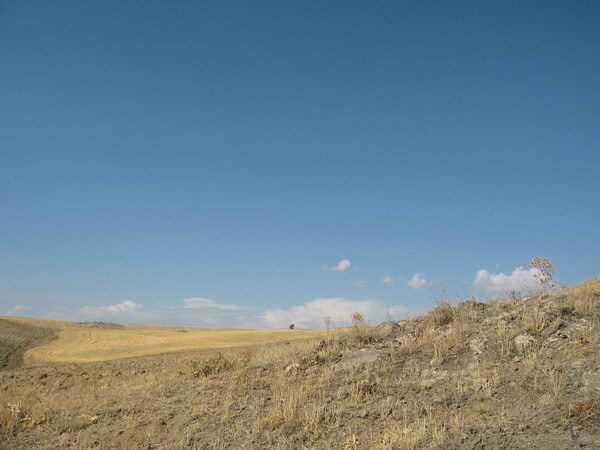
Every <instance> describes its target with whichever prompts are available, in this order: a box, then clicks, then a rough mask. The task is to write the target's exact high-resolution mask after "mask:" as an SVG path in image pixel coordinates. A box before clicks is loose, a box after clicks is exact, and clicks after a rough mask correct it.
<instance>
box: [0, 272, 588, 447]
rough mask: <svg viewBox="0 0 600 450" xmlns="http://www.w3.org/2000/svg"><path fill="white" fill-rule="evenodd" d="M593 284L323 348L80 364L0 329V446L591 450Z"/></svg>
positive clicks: (460, 310)
mask: <svg viewBox="0 0 600 450" xmlns="http://www.w3.org/2000/svg"><path fill="white" fill-rule="evenodd" d="M599 300H600V278H596V279H594V280H590V281H589V282H587V283H585V284H583V285H580V286H577V287H575V288H571V289H567V290H564V291H561V292H558V293H554V294H548V295H540V296H535V297H531V298H527V299H515V298H512V299H505V300H494V301H489V302H485V303H482V302H478V301H475V300H470V301H467V302H464V303H461V304H458V305H454V306H453V305H450V304H448V303H446V302H439V303H438V306H437V307H436V308H435V309H433V310H432V311H430V312H429V313H427V314H425V315H423V316H420V317H417V318H415V319H412V320H405V321H399V322H388V323H385V324H382V325H380V326H375V327H373V326H369V325H368V324H366V323H365V322H364V320H363V319H362V317H361V316H360V315H355V316H354V317H353V326H352V327H350V328H349V329H348V330H346V331H344V332H336V333H334V332H332V333H331V334H330V335H329V336H328V337H327V338H326V339H323V340H307V341H304V342H293V343H282V344H277V345H271V346H264V347H255V348H251V347H249V348H245V349H236V350H230V351H223V352H221V353H216V352H211V351H202V352H184V353H173V354H164V355H157V356H148V357H143V358H130V359H123V360H118V361H112V362H103V363H87V364H41V363H37V362H35V361H27V362H26V363H25V362H24V361H23V358H22V354H23V351H24V349H26V348H27V347H28V346H33V345H39V342H42V341H43V340H44V339H49V338H51V337H52V332H51V330H37V329H36V330H31V329H23V328H18V327H16V325H15V324H11V323H7V322H6V321H2V322H0V342H2V344H1V346H0V349H1V353H0V361H2V367H3V368H2V369H0V448H64V447H76V448H95V447H99V448H345V449H358V448H461V449H462V448H468V449H471V448H473V449H482V448H540V449H542V448H543V449H547V448H559V449H560V448H569V449H570V448H599V447H600V352H599V350H600V333H599V332H598V324H599V321H600V307H599Z"/></svg>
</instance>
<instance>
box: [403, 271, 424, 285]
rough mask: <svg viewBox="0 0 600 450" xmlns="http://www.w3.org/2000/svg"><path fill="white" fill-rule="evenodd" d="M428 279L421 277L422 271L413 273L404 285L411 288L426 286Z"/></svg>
mask: <svg viewBox="0 0 600 450" xmlns="http://www.w3.org/2000/svg"><path fill="white" fill-rule="evenodd" d="M427 283H428V281H427V280H426V279H425V277H423V274H422V273H415V274H414V275H413V276H412V278H411V279H410V280H408V283H406V285H407V286H408V287H410V288H412V289H423V288H424V287H426V286H427Z"/></svg>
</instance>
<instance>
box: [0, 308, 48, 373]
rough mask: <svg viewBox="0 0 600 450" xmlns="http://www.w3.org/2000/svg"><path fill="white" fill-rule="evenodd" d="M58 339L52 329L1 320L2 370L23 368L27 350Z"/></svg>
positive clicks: (0, 351) (0, 366) (0, 355)
mask: <svg viewBox="0 0 600 450" xmlns="http://www.w3.org/2000/svg"><path fill="white" fill-rule="evenodd" d="M57 337H58V335H57V333H56V330H54V329H52V328H48V327H44V326H40V325H36V324H31V323H21V322H15V321H12V320H7V319H0V370H1V369H12V368H17V367H20V366H22V365H23V363H24V360H23V356H24V355H25V352H26V351H27V350H29V349H31V348H34V347H38V346H40V345H44V344H46V343H48V342H51V341H53V340H54V339H56V338H57Z"/></svg>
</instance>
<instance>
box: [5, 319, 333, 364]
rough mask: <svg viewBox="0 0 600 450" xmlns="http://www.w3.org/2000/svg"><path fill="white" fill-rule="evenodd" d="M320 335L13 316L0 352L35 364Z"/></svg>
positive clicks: (285, 330) (283, 331) (111, 358)
mask: <svg viewBox="0 0 600 450" xmlns="http://www.w3.org/2000/svg"><path fill="white" fill-rule="evenodd" d="M1 324H4V325H1ZM320 335H323V331H321V330H299V329H295V330H290V329H252V328H208V327H176V326H159V325H130V324H112V323H105V322H68V321H46V320H41V319H40V320H36V319H29V318H18V317H13V318H11V319H10V320H8V319H1V322H0V343H1V345H2V346H3V348H4V350H3V353H2V354H3V355H4V357H5V358H6V359H7V360H8V359H10V361H11V364H12V365H19V364H18V363H19V361H18V360H19V358H22V356H23V354H24V353H25V352H26V351H27V350H29V349H30V350H29V351H28V353H27V356H28V357H31V358H34V359H36V360H38V361H44V362H94V361H108V360H113V359H121V358H130V357H134V356H145V355H155V354H159V353H171V352H179V351H184V350H194V349H207V348H208V349H220V348H233V347H239V346H248V345H261V344H270V343H276V342H285V341H291V340H297V339H305V338H310V337H314V336H320ZM49 341H50V342H49ZM43 344H45V345H43ZM33 347H35V348H33ZM19 355H20V356H19Z"/></svg>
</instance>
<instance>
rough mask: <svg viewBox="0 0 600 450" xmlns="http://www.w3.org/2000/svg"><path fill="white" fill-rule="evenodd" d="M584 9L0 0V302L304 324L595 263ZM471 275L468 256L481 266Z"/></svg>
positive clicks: (45, 309)
mask: <svg viewBox="0 0 600 450" xmlns="http://www.w3.org/2000/svg"><path fill="white" fill-rule="evenodd" d="M598 23H600V3H598V2H594V1H576V2H567V1H560V2H556V1H539V2H537V1H531V2H520V1H507V2H488V1H474V2H467V1H457V2H446V1H414V2H404V1H402V2H392V1H382V2H376V3H373V2H366V1H343V2H342V1H332V2H323V1H318V2H317V1H303V2H287V1H284V2H282V1H257V2H247V1H203V2H196V1H178V2H159V1H144V2H140V1H136V2H134V1H131V2H122V1H118V2H117V1H103V2H80V1H59V2H40V1H4V2H0V105H1V108H0V157H1V159H0V314H18V315H27V316H34V317H48V318H61V319H73V320H111V321H120V322H142V323H144V322H145V323H168V324H196V325H228V326H229V325H235V326H261V327H262V326H287V324H288V323H292V322H295V323H296V324H297V326H306V327H318V326H322V324H323V320H322V319H323V317H324V316H330V317H332V318H333V319H335V320H336V321H337V323H340V324H341V323H342V322H343V321H344V317H348V318H349V315H350V314H351V313H352V312H353V311H355V310H361V311H363V312H365V314H367V315H368V316H369V317H370V318H371V320H373V321H377V320H380V319H381V318H382V316H383V314H385V307H386V306H389V307H390V308H389V309H390V311H391V312H392V313H394V314H395V315H397V316H402V315H406V314H411V313H414V312H416V311H422V310H424V309H427V308H429V307H431V305H432V304H433V300H432V299H433V298H435V297H436V296H438V295H440V293H441V291H442V290H445V292H446V293H447V296H448V297H449V298H450V299H451V300H452V301H460V300H465V299H466V298H468V297H469V296H470V295H477V296H478V297H481V298H487V297H490V296H493V295H499V292H501V291H502V290H512V289H515V288H519V287H521V288H525V287H527V286H529V284H528V283H530V282H531V275H532V273H531V272H530V271H528V270H526V268H525V269H520V268H521V267H523V266H524V264H525V263H527V262H528V261H529V260H530V259H531V258H532V257H533V256H534V255H538V254H539V255H541V256H544V257H548V258H550V259H551V260H552V261H553V262H554V264H555V266H556V273H555V276H556V278H557V279H559V280H561V281H566V282H568V283H570V284H574V283H577V282H579V281H581V280H583V279H584V278H589V277H591V276H594V275H596V274H597V273H598V270H599V268H600V264H599V261H598V255H599V254H600V239H599V237H598V229H599V228H598V224H599V223H600V208H599V201H598V199H599V198H600V181H599V177H598V175H597V172H598V167H599V166H600V148H599V143H600V139H599V138H600V127H599V126H598V124H599V123H600V120H599V119H600V89H598V86H599V81H600V29H598V26H597V25H598ZM478 271H485V272H479V273H478Z"/></svg>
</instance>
